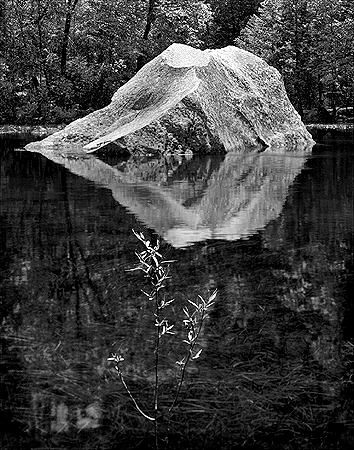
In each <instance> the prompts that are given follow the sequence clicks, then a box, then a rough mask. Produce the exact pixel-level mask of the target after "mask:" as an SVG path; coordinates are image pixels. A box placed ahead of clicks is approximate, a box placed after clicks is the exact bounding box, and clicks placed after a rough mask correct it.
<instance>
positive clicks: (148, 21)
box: [136, 0, 157, 71]
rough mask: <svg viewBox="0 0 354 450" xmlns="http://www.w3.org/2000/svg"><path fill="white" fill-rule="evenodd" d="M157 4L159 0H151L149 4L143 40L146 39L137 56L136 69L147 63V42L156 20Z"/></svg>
mask: <svg viewBox="0 0 354 450" xmlns="http://www.w3.org/2000/svg"><path fill="white" fill-rule="evenodd" d="M156 4H157V0H149V6H148V12H147V16H146V23H145V29H144V34H143V40H144V44H143V48H142V49H141V50H140V54H139V56H138V58H137V61H136V70H137V71H138V70H140V69H141V68H142V67H143V65H144V63H145V59H146V56H147V54H146V48H145V47H146V44H147V41H148V38H149V34H150V31H151V27H152V24H153V23H154V21H155V14H154V9H155V6H156Z"/></svg>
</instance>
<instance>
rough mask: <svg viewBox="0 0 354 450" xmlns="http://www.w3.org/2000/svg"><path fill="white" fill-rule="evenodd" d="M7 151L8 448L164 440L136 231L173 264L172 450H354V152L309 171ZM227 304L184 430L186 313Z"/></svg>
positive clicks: (189, 392)
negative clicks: (193, 306)
mask: <svg viewBox="0 0 354 450" xmlns="http://www.w3.org/2000/svg"><path fill="white" fill-rule="evenodd" d="M25 143H26V142H25V141H21V140H19V141H14V140H5V139H4V140H2V141H1V142H0V151H1V162H0V164H1V210H0V227H1V239H0V245H1V255H0V258H1V259H0V260H1V281H0V294H1V301H2V359H1V371H2V387H3V388H2V394H1V396H2V398H1V402H2V403H1V424H2V426H1V429H2V431H1V433H2V447H1V448H3V449H32V448H33V449H35V448H52V449H53V448H61V449H66V448H67V449H76V448H77V449H79V448H80V449H113V448H123V447H124V448H128V449H129V448H145V446H147V445H149V443H150V439H151V436H152V435H153V426H152V425H151V423H149V422H147V421H145V419H144V418H142V417H141V416H139V414H138V413H137V412H136V411H135V409H134V406H133V404H132V402H131V400H130V399H129V397H128V396H127V394H126V393H125V391H124V389H123V387H122V386H121V384H120V383H119V380H118V379H117V375H116V373H115V371H114V368H113V367H112V365H111V364H110V363H109V362H107V358H108V357H109V356H110V354H111V352H119V353H121V354H123V355H124V357H125V361H124V366H123V370H124V372H125V376H126V380H127V382H128V384H129V386H130V388H131V390H132V392H133V393H134V395H135V396H136V398H137V399H138V401H139V402H140V404H141V406H142V408H143V409H144V410H145V411H146V412H148V413H149V412H150V413H151V412H152V409H153V406H152V405H153V383H154V358H155V356H154V335H155V330H154V319H153V317H152V311H151V304H150V303H149V301H148V300H147V299H146V297H145V296H144V295H143V294H142V293H141V291H140V289H147V280H145V279H144V278H143V277H142V276H141V275H140V274H139V273H137V272H129V271H127V269H129V268H132V267H133V266H134V265H135V262H136V257H135V251H136V250H137V249H140V247H139V242H138V241H137V240H136V238H135V237H134V235H133V234H132V231H131V230H132V229H135V230H141V231H144V233H146V235H147V236H149V237H151V238H152V239H156V237H157V236H160V237H161V252H162V253H163V254H164V255H165V257H166V258H168V259H171V260H175V262H174V263H173V264H172V265H171V277H172V279H171V280H170V282H169V283H168V287H167V289H166V295H167V296H168V298H174V299H175V301H174V303H173V304H172V306H171V308H170V310H169V312H168V317H169V319H170V321H171V323H175V328H176V331H177V333H176V335H174V336H173V337H171V339H166V342H165V343H164V346H163V348H162V354H161V370H160V380H161V383H162V385H161V390H160V395H161V397H160V398H161V400H160V408H161V419H160V421H161V436H160V437H161V439H162V438H164V437H166V434H167V435H168V436H169V442H168V446H169V447H168V448H174V446H177V447H179V448H185V449H187V448H194V449H197V448H215V445H217V446H219V447H220V448H245V449H251V448H252V449H263V448H264V449H277V448H279V449H296V448H304V449H347V448H348V449H349V448H352V446H353V444H354V426H353V419H354V417H353V412H354V408H353V397H354V395H353V394H354V389H353V378H352V377H353V369H354V366H353V363H354V358H353V357H354V328H353V320H354V309H353V300H352V293H353V228H354V224H353V217H354V214H353V191H354V181H353V180H354V169H353V167H354V165H353V142H352V141H350V140H348V139H342V140H339V139H337V140H327V141H322V142H321V143H320V144H319V145H317V146H315V147H314V149H313V152H312V154H311V155H307V156H306V157H305V156H304V157H303V156H298V155H290V156H288V155H287V156H285V155H274V154H269V155H268V154H257V155H247V156H230V155H228V156H226V157H221V156H216V157H204V158H189V159H188V158H184V157H180V158H172V157H171V158H170V159H164V160H159V161H157V160H148V159H145V160H141V159H140V160H134V159H130V160H122V159H119V158H117V157H115V156H109V155H106V156H102V157H100V158H96V157H93V156H92V157H88V158H87V159H86V158H85V159H81V158H75V157H74V156H73V157H69V158H68V157H64V156H63V155H60V154H56V155H54V154H51V155H48V154H47V155H41V154H38V153H29V152H24V151H19V149H20V148H21V147H22V146H23V145H24V144H25ZM215 288H217V289H218V297H217V300H216V303H215V305H214V306H213V309H212V311H211V313H210V318H209V320H208V322H207V323H206V324H205V326H204V327H203V331H202V336H201V340H200V344H201V346H202V348H203V352H202V354H201V357H200V359H199V360H197V361H196V362H193V364H192V365H191V366H190V369H189V370H188V374H187V377H186V382H185V385H184V387H183V389H182V393H181V397H180V399H179V402H178V405H177V408H176V410H175V414H174V416H173V418H172V422H171V423H170V425H169V429H168V430H167V428H166V423H165V422H164V414H165V411H166V409H168V407H169V405H170V404H171V401H172V399H173V392H174V387H175V381H176V377H177V376H178V369H177V367H176V365H175V361H176V360H177V359H178V358H180V357H181V355H183V354H184V351H185V347H184V344H183V343H182V340H183V337H182V333H183V327H182V326H181V323H182V320H183V313H182V308H183V306H185V305H186V302H187V300H188V299H195V298H196V297H197V295H198V294H201V295H203V296H206V297H207V296H208V295H209V294H210V293H211V292H212V291H213V290H214V289H215ZM164 442H166V441H161V445H162V446H163V447H162V448H165V447H164V445H165V444H164Z"/></svg>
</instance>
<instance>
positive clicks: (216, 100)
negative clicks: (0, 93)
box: [30, 44, 313, 154]
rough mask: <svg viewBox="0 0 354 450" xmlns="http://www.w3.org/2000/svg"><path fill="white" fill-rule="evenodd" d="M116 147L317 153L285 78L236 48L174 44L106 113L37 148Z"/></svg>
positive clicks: (74, 125) (118, 95)
mask: <svg viewBox="0 0 354 450" xmlns="http://www.w3.org/2000/svg"><path fill="white" fill-rule="evenodd" d="M111 143H113V144H114V146H115V147H116V148H117V150H119V149H121V150H124V151H127V152H129V153H137V152H138V153H141V152H143V153H144V152H148V153H160V154H166V153H176V152H179V153H183V152H195V153H213V152H220V151H226V152H239V153H244V152H246V151H254V150H255V149H259V150H261V149H262V148H265V147H268V146H271V147H272V148H277V147H281V148H283V149H284V148H286V149H290V150H295V149H296V147H297V145H298V144H300V147H301V148H303V146H304V144H309V145H312V144H313V141H312V138H311V135H310V134H309V133H308V131H307V130H306V128H305V126H304V124H303V123H302V121H301V118H300V116H299V115H298V113H297V112H296V111H295V109H294V107H293V106H292V104H291V103H290V101H289V99H288V97H287V94H286V92H285V88H284V85H283V82H282V80H281V76H280V74H279V72H278V71H277V70H276V69H274V68H273V67H271V66H269V65H268V64H267V63H265V62H264V61H263V60H262V59H260V58H258V57H257V56H255V55H253V54H252V53H249V52H247V51H245V50H241V49H239V48H236V47H226V48H223V49H217V50H204V51H201V50H196V49H193V48H192V47H189V46H186V45H183V44H173V45H172V46H170V47H169V48H168V49H167V50H165V51H164V52H162V53H161V54H160V55H159V56H157V57H156V58H155V59H153V60H152V61H150V62H149V63H148V64H146V65H145V66H144V67H143V68H142V69H141V70H140V71H139V72H138V73H137V74H136V75H135V76H134V77H133V78H132V79H131V80H129V81H128V82H127V83H126V84H125V85H124V86H122V87H121V88H119V89H118V91H117V92H116V93H115V94H114V96H113V98H112V102H111V103H110V104H109V105H108V106H106V107H105V108H103V109H100V110H98V111H95V112H93V113H91V114H89V115H88V116H86V117H84V118H82V119H79V120H76V121H74V122H72V123H71V124H70V125H68V126H67V127H65V128H64V129H63V130H61V131H59V132H57V133H54V134H53V135H52V136H49V137H48V138H46V139H44V140H43V141H41V142H40V143H39V144H38V143H35V144H30V146H38V145H40V146H45V147H51V146H56V147H57V146H65V147H67V146H68V145H69V144H75V145H76V146H77V145H80V146H82V147H84V150H85V151H86V152H93V151H96V150H98V149H99V148H101V147H105V146H107V145H108V144H111Z"/></svg>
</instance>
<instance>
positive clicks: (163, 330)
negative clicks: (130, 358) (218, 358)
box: [108, 230, 217, 449]
mask: <svg viewBox="0 0 354 450" xmlns="http://www.w3.org/2000/svg"><path fill="white" fill-rule="evenodd" d="M133 233H134V235H135V236H136V238H137V239H138V240H139V241H141V242H142V244H143V245H144V249H143V250H142V251H141V252H135V254H136V256H137V258H138V261H139V262H138V265H137V266H136V267H134V268H133V269H128V271H136V270H138V271H142V272H143V273H144V276H145V277H146V278H148V280H149V282H150V285H151V290H150V292H146V291H144V290H141V292H142V293H143V294H144V295H145V296H146V297H147V298H148V300H149V301H151V302H152V303H153V305H154V307H153V316H154V325H155V328H156V333H155V365H154V370H155V382H154V397H153V398H154V399H153V407H154V414H153V415H149V414H146V413H145V412H144V411H143V410H142V409H141V408H140V406H139V405H138V403H137V401H136V399H135V397H134V396H133V394H132V392H131V391H130V389H129V387H128V385H127V383H126V381H125V378H124V374H123V369H122V363H123V361H124V357H123V356H122V355H119V354H115V353H114V354H112V356H111V357H110V358H108V361H112V362H114V363H115V366H114V368H115V370H116V371H117V373H118V376H119V379H120V382H121V383H122V385H123V387H124V389H125V390H126V392H127V393H128V395H129V397H130V399H131V400H132V402H133V404H134V406H135V408H136V410H137V411H138V412H139V413H140V414H141V415H142V416H143V417H145V419H147V420H150V421H152V422H154V431H155V448H156V449H158V414H159V388H160V378H159V361H160V352H161V339H162V338H163V337H164V336H166V335H174V334H175V332H174V331H173V328H174V325H171V324H170V322H169V320H168V319H167V317H166V316H165V315H164V311H163V310H164V309H165V308H166V307H167V306H169V305H171V304H172V303H173V302H174V299H171V300H166V298H165V296H164V295H162V294H161V290H162V289H163V288H165V287H166V281H167V280H168V279H170V278H171V277H170V276H169V271H170V264H171V263H172V262H174V261H172V260H165V259H164V258H163V256H162V255H161V253H159V249H160V242H159V240H157V242H156V244H155V245H153V244H152V243H151V241H150V240H148V239H147V238H146V237H145V236H144V234H143V233H141V232H136V231H134V230H133ZM216 295H217V291H214V292H213V293H212V294H211V296H210V297H209V299H208V300H204V299H203V297H202V296H201V295H198V299H197V301H196V302H193V301H192V300H188V302H189V304H190V306H189V307H188V306H185V307H184V308H183V313H184V315H185V319H184V320H183V325H184V328H185V330H186V337H185V339H183V342H184V343H185V344H186V345H187V351H186V355H185V356H184V357H183V358H182V359H180V360H179V361H177V362H176V364H177V365H178V366H179V379H178V382H177V386H176V392H175V395H174V397H173V400H172V403H171V406H170V407H169V408H168V424H170V417H171V412H172V410H173V409H174V408H175V406H176V404H177V400H178V398H179V396H180V392H181V388H182V385H183V382H184V380H185V376H186V370H187V366H188V364H189V363H190V362H191V361H194V360H196V359H198V358H199V357H200V355H201V353H202V348H201V347H200V345H199V344H198V340H199V338H200V334H201V331H202V328H203V324H204V322H205V320H206V319H207V318H208V310H209V309H210V308H211V306H212V305H213V304H214V300H215V298H216ZM198 347H200V348H198Z"/></svg>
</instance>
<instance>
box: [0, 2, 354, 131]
mask: <svg viewBox="0 0 354 450" xmlns="http://www.w3.org/2000/svg"><path fill="white" fill-rule="evenodd" d="M353 17H354V3H353V2H352V1H349V0H321V1H318V0H306V1H305V0H263V1H261V0H247V1H245V0H193V1H190V0H173V1H167V0H161V1H157V0H134V1H133V0H127V2H116V1H114V0H107V1H105V2H103V1H102V0H90V1H85V2H80V1H78V0H67V1H62V2H44V1H43V0H38V1H36V2H33V1H29V0H21V1H20V0H13V1H12V2H10V1H4V0H0V92H1V96H0V124H8V123H13V124H18V125H20V124H28V123H31V124H34V125H38V124H43V123H47V124H62V123H66V124H67V123H70V122H72V121H74V120H76V119H79V118H81V117H83V116H85V115H87V114H88V113H90V112H93V111H96V110H98V109H101V108H103V107H105V106H107V105H108V104H109V102H110V100H111V98H112V95H113V94H114V93H115V92H116V91H117V89H118V88H119V87H121V86H123V85H124V84H125V83H126V82H127V81H128V80H130V79H131V78H132V77H133V76H134V75H135V74H136V73H137V72H138V71H139V70H140V69H141V68H142V67H143V66H144V65H145V64H146V63H148V62H149V61H151V60H152V59H153V58H155V57H156V56H157V55H159V54H161V52H163V51H164V50H165V49H167V48H168V47H169V46H170V45H171V44H172V43H179V44H186V45H189V46H191V47H193V48H195V49H199V50H206V49H222V48H224V47H228V46H236V47H239V48H241V49H243V50H247V51H249V52H251V53H253V54H255V55H256V56H259V57H260V58H262V59H263V60H264V61H265V62H266V63H267V64H269V65H271V66H273V67H275V68H276V69H277V70H278V71H279V72H280V74H281V76H282V79H283V81H284V85H285V88H286V92H287V94H288V97H289V100H290V101H291V103H292V104H293V106H294V107H295V109H296V110H297V111H298V113H299V114H300V116H301V118H302V120H303V122H304V123H314V122H316V123H332V122H340V121H343V122H349V123H352V122H353V104H354V103H353V102H354V84H353V79H354V66H353V58H354V49H353V38H354V26H353V21H354V19H353Z"/></svg>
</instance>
